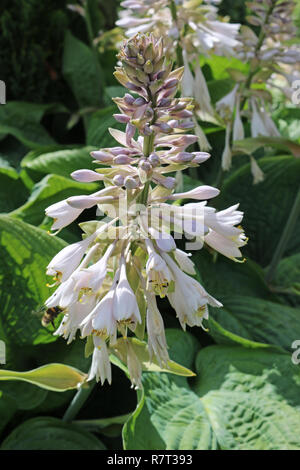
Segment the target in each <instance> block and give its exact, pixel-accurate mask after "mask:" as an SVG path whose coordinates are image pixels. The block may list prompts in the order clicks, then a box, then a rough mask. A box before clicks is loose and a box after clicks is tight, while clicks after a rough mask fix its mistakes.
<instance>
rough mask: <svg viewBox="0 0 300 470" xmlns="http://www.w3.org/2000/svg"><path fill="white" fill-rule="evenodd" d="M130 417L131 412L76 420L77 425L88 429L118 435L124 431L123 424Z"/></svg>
mask: <svg viewBox="0 0 300 470" xmlns="http://www.w3.org/2000/svg"><path fill="white" fill-rule="evenodd" d="M128 418H130V414H127V415H121V416H113V417H112V418H102V419H85V420H84V419H82V420H76V421H75V424H76V425H77V426H82V427H83V428H84V429H85V430H86V431H90V432H95V433H100V434H104V435H105V436H108V437H117V436H119V435H120V434H121V432H122V425H123V424H125V423H126V421H127V420H128Z"/></svg>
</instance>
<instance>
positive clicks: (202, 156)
mask: <svg viewBox="0 0 300 470" xmlns="http://www.w3.org/2000/svg"><path fill="white" fill-rule="evenodd" d="M193 155H194V159H193V163H203V162H205V161H206V160H208V159H209V158H210V153H207V152H193Z"/></svg>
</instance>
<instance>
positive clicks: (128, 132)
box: [126, 123, 135, 147]
mask: <svg viewBox="0 0 300 470" xmlns="http://www.w3.org/2000/svg"><path fill="white" fill-rule="evenodd" d="M134 134H135V126H133V125H132V124H130V123H128V124H127V126H126V144H127V145H128V147H130V146H131V139H132V137H133V136H134Z"/></svg>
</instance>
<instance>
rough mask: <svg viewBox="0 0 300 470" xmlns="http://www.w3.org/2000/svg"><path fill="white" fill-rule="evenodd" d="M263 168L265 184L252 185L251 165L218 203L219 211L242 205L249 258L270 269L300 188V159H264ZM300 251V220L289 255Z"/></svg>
mask: <svg viewBox="0 0 300 470" xmlns="http://www.w3.org/2000/svg"><path fill="white" fill-rule="evenodd" d="M259 164H260V166H261V168H262V170H263V172H264V174H265V180H264V181H263V182H262V183H259V184H258V185H253V184H252V175H251V173H250V165H249V164H247V165H245V166H243V167H242V168H240V169H239V170H237V171H236V172H235V173H234V174H233V175H232V176H230V177H228V179H227V180H226V181H225V183H224V187H223V190H222V192H221V195H220V196H218V199H217V200H216V202H217V204H218V207H219V208H225V207H228V206H229V205H233V204H236V203H237V202H240V209H241V210H242V211H244V213H245V215H244V219H243V227H244V229H245V231H246V234H247V236H248V237H249V242H248V245H247V246H246V247H244V249H243V253H244V254H246V256H247V255H248V256H250V258H252V259H254V260H255V261H257V262H258V263H259V264H261V265H263V266H266V265H267V264H269V263H270V261H271V258H272V255H273V253H274V250H275V248H276V246H277V244H278V242H279V239H280V236H281V234H282V230H283V227H284V225H285V224H286V222H287V219H288V216H289V213H290V210H291V208H292V205H293V202H294V199H295V197H296V194H297V191H298V187H299V174H300V159H297V158H294V157H292V156H284V157H271V158H262V159H260V160H259ZM299 249H300V220H299V221H298V223H297V224H296V226H295V229H294V234H293V236H292V237H291V239H290V240H289V244H288V247H287V249H286V253H285V254H286V255H287V256H288V255H292V254H294V253H297V252H298V251H299Z"/></svg>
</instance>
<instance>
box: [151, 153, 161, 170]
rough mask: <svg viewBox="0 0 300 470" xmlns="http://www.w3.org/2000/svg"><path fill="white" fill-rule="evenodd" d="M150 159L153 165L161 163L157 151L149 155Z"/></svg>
mask: <svg viewBox="0 0 300 470" xmlns="http://www.w3.org/2000/svg"><path fill="white" fill-rule="evenodd" d="M148 160H149V162H150V163H151V165H152V166H153V167H156V166H158V165H159V164H160V159H159V156H158V155H157V154H156V153H151V155H149V158H148Z"/></svg>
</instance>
